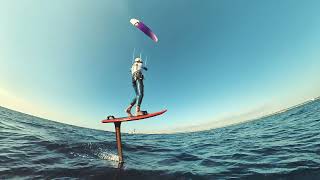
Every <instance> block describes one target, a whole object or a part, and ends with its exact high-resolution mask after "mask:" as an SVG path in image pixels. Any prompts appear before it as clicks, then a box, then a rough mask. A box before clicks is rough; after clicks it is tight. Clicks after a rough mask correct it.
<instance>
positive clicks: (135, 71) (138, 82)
mask: <svg viewBox="0 0 320 180" xmlns="http://www.w3.org/2000/svg"><path fill="white" fill-rule="evenodd" d="M143 70H146V71H147V70H148V69H147V67H145V66H144V65H143V62H142V59H141V58H140V57H137V58H135V60H134V63H133V64H132V67H131V75H132V86H133V89H134V91H135V94H136V96H135V97H134V98H133V99H132V101H131V103H130V105H129V107H128V108H127V109H126V110H125V111H126V113H127V114H128V115H129V116H132V114H131V109H132V107H133V106H134V105H135V104H137V105H136V116H141V115H145V114H147V111H141V109H140V107H141V103H142V99H143V95H144V86H143V79H144V76H143Z"/></svg>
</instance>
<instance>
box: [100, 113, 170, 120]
mask: <svg viewBox="0 0 320 180" xmlns="http://www.w3.org/2000/svg"><path fill="white" fill-rule="evenodd" d="M166 111H167V110H162V111H159V112H155V113H149V114H146V115H141V116H132V117H121V118H115V119H104V120H102V121H101V122H102V123H115V122H125V121H135V120H140V119H146V118H151V117H154V116H159V115H161V114H163V113H165V112H166Z"/></svg>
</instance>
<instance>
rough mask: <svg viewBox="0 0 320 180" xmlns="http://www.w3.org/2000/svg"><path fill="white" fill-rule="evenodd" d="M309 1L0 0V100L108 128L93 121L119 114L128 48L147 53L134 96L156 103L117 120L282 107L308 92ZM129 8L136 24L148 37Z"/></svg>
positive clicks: (312, 15) (168, 121) (313, 32)
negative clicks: (140, 93) (141, 91)
mask: <svg viewBox="0 0 320 180" xmlns="http://www.w3.org/2000/svg"><path fill="white" fill-rule="evenodd" d="M319 6H320V2H319V1H316V0H309V1H302V0H299V1H298V0H282V1H277V0H268V1H255V0H239V1H232V0H205V1H201V3H199V1H196V0H163V1H148V0H136V1H129V0H127V1H124V0H118V1H110V0H108V1H84V0H74V1H71V0H70V1H61V0H59V1H43V0H41V1H40V0H38V1H37V0H35V1H32V2H31V1H27V0H24V1H16V0H10V1H9V0H8V1H1V2H0V26H1V28H0V39H1V42H0V62H1V66H0V103H1V104H0V105H2V106H5V107H9V108H12V109H15V110H19V111H22V112H26V113H29V114H33V115H37V116H40V117H44V118H48V119H51V120H55V121H60V122H64V123H69V124H75V125H79V126H85V127H90V128H98V129H105V130H113V126H112V125H106V124H101V123H100V120H101V119H103V118H104V117H105V116H107V115H110V114H112V115H115V116H123V115H125V114H124V113H123V109H124V108H125V107H126V106H127V105H128V103H129V101H130V100H131V98H132V96H133V89H132V87H131V82H130V73H129V68H130V66H131V61H132V53H133V49H134V48H135V49H136V52H142V57H145V56H148V68H149V71H148V72H147V74H146V81H145V98H144V101H143V105H142V107H143V108H144V109H147V110H148V111H149V112H152V111H158V110H161V109H164V108H167V109H168V112H167V113H166V114H165V115H164V116H162V117H158V118H154V119H149V120H144V121H141V122H130V123H128V124H125V126H123V128H124V130H126V131H131V130H132V129H136V130H137V131H140V132H144V131H148V132H156V131H160V130H168V129H175V128H179V127H182V126H189V125H190V126H192V125H201V124H202V123H204V124H207V123H208V122H213V123H214V122H215V121H216V120H218V119H219V118H225V117H228V116H230V117H231V116H234V115H235V114H243V113H247V112H252V111H260V112H264V113H266V112H270V111H273V110H275V109H279V108H283V107H286V106H290V105H292V104H295V103H298V102H301V101H304V100H306V99H309V98H311V97H315V96H319V95H320V94H319V92H320V83H319V82H320V81H319V80H320V78H319V77H320V73H319V68H318V67H320V60H319V58H320V51H319V47H320V43H319V42H320V33H319V32H320V18H319V17H320V12H319V10H318V7H319ZM131 18H137V19H140V20H141V21H143V22H145V23H146V24H148V25H149V26H150V27H151V28H152V29H153V31H154V32H155V33H156V34H157V36H158V38H159V42H158V43H154V42H153V41H151V40H150V39H149V38H148V37H146V36H145V35H144V34H143V33H141V32H139V31H138V30H137V29H136V28H134V27H133V26H132V25H131V24H130V23H129V20H130V19H131ZM136 54H138V53H136ZM261 107H263V110H261ZM257 109H258V110H257Z"/></svg>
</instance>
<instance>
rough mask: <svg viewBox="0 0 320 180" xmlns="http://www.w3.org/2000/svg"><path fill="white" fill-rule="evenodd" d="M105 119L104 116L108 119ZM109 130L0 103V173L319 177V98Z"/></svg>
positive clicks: (103, 176)
mask: <svg viewBox="0 0 320 180" xmlns="http://www.w3.org/2000/svg"><path fill="white" fill-rule="evenodd" d="M108 125H111V124H108ZM122 141H123V151H124V160H125V163H124V164H123V166H122V167H120V166H118V162H117V159H118V156H117V150H116V142H115V134H114V133H113V132H106V131H100V130H92V129H86V128H80V127H75V126H70V125H65V124H61V123H57V122H53V121H49V120H45V119H41V118H38V117H34V116H30V115H26V114H23V113H19V112H16V111H12V110H9V109H6V108H0V144H1V145H0V179H139V180H141V179H148V180H149V179H151V180H153V179H154V180H157V179H159V180H166V179H172V180H176V179H178V180H189V179H190V180H191V179H253V180H259V179H290V180H294V179H307V180H309V179H311V180H313V179H315V180H317V179H320V101H319V100H317V101H313V102H310V103H308V104H305V105H303V106H300V107H296V108H294V109H291V110H289V111H286V112H283V113H280V114H276V115H273V116H269V117H265V118H261V119H257V120H254V121H249V122H246V123H242V124H238V125H233V126H228V127H224V128H219V129H212V130H208V131H202V132H193V133H179V134H167V135H147V134H122Z"/></svg>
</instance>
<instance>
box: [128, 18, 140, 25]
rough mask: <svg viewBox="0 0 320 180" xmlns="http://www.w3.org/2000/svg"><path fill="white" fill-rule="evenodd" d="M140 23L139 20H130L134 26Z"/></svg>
mask: <svg viewBox="0 0 320 180" xmlns="http://www.w3.org/2000/svg"><path fill="white" fill-rule="evenodd" d="M139 22H140V21H139V20H138V19H130V23H131V24H132V25H134V26H135V25H136V24H137V23H139Z"/></svg>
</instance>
